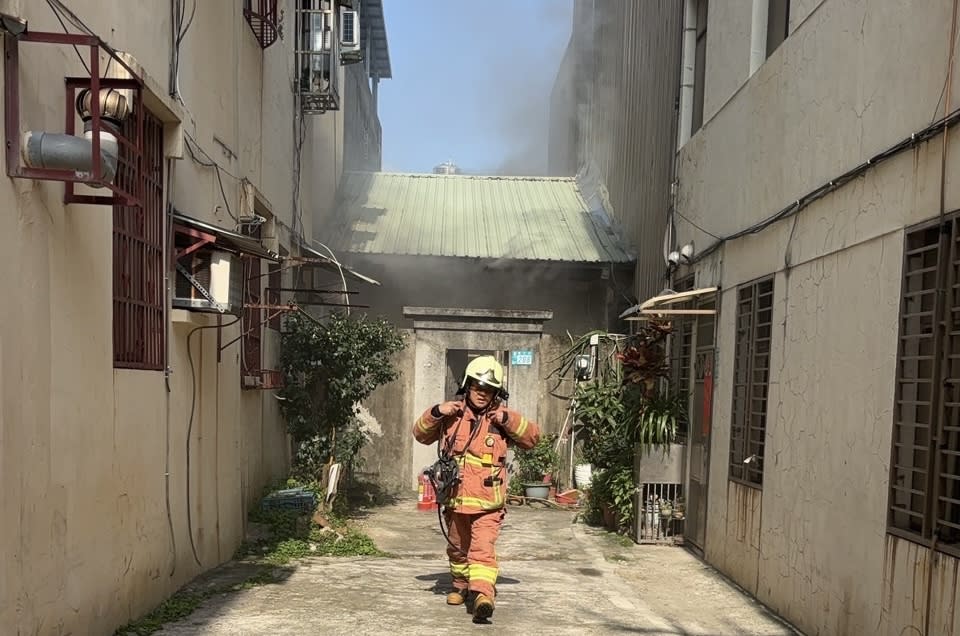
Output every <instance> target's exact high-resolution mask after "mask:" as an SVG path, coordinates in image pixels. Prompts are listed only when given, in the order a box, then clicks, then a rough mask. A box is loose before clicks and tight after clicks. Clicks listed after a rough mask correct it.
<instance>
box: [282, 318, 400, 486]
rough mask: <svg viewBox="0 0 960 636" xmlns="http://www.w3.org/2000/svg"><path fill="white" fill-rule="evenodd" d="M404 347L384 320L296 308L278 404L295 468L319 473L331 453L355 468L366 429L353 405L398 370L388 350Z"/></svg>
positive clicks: (288, 322) (288, 328) (287, 325)
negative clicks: (322, 317)
mask: <svg viewBox="0 0 960 636" xmlns="http://www.w3.org/2000/svg"><path fill="white" fill-rule="evenodd" d="M405 346H406V344H405V342H404V340H403V336H402V335H401V334H400V333H399V332H398V331H397V330H396V328H395V327H394V326H393V325H392V324H390V323H389V322H387V321H385V320H382V319H376V320H371V319H367V318H365V317H361V318H353V317H349V316H346V315H343V314H333V315H331V316H330V317H329V318H328V319H327V320H326V321H325V322H322V323H321V322H319V321H316V320H314V319H313V318H311V317H309V316H306V315H304V314H300V313H291V314H290V315H288V316H287V317H286V319H285V321H284V330H283V334H282V336H281V349H280V368H281V370H282V371H283V375H284V388H283V389H282V390H281V391H280V392H279V394H278V395H279V397H280V398H281V401H280V404H281V411H282V412H283V415H284V418H285V419H286V421H287V428H288V430H289V431H290V433H291V435H292V436H293V438H294V441H295V442H296V444H297V455H296V458H295V460H294V464H295V469H296V470H297V471H298V472H300V473H302V474H304V475H306V476H309V477H312V478H318V477H320V475H321V473H322V469H323V467H324V466H325V465H326V464H327V463H328V462H329V461H330V460H331V459H332V460H333V461H337V462H341V463H342V464H343V465H344V466H345V468H347V469H348V470H352V469H353V468H355V467H356V464H357V462H358V461H359V452H360V449H361V448H362V446H363V445H364V443H366V441H367V435H366V433H365V432H364V431H363V429H362V427H361V426H360V422H359V420H358V419H357V414H358V413H359V408H358V405H359V404H360V402H362V401H363V400H364V399H366V398H368V397H369V396H370V394H372V393H373V391H374V390H375V389H376V388H377V387H378V386H381V385H383V384H386V383H388V382H392V381H393V380H395V379H397V377H399V372H398V370H397V369H396V368H395V366H394V364H393V356H394V355H395V354H396V353H398V352H400V351H402V350H403V349H404V347H405Z"/></svg>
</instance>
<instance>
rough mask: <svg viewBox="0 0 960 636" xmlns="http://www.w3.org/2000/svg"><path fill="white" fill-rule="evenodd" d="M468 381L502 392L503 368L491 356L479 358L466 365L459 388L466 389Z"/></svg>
mask: <svg viewBox="0 0 960 636" xmlns="http://www.w3.org/2000/svg"><path fill="white" fill-rule="evenodd" d="M470 380H473V381H475V382H477V383H479V384H481V385H483V386H489V387H492V388H494V389H499V390H503V367H502V366H501V365H500V363H499V362H497V359H496V358H494V357H493V356H479V357H477V358H474V359H473V360H471V361H470V364H468V365H467V370H466V371H465V372H464V374H463V381H462V382H461V383H460V388H461V389H466V388H467V383H468V382H469V381H470Z"/></svg>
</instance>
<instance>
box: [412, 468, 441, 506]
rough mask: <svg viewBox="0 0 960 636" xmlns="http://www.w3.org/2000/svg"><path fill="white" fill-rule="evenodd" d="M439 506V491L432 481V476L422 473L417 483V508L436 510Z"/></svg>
mask: <svg viewBox="0 0 960 636" xmlns="http://www.w3.org/2000/svg"><path fill="white" fill-rule="evenodd" d="M436 507H437V493H436V491H435V490H434V489H433V484H431V483H430V478H429V477H427V476H426V475H424V474H423V473H420V477H419V479H418V483H417V510H435V509H436Z"/></svg>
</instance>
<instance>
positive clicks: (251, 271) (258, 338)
mask: <svg viewBox="0 0 960 636" xmlns="http://www.w3.org/2000/svg"><path fill="white" fill-rule="evenodd" d="M260 228H261V226H259V225H258V226H247V227H245V228H244V230H243V233H244V234H246V235H247V236H251V237H253V238H256V239H260V238H262V237H261V230H260ZM262 279H263V271H262V269H261V263H260V258H259V257H256V256H249V255H248V256H244V258H243V280H244V284H243V314H242V320H241V322H240V328H241V329H242V330H243V337H242V338H241V339H240V346H241V347H242V348H243V355H242V356H241V360H240V363H241V369H240V373H241V380H242V379H243V376H256V375H259V374H260V371H261V369H263V356H262V349H263V347H262V341H263V337H262V334H263V310H262V309H260V308H259V307H258V306H259V305H260V304H262V303H261V298H262V290H263V280H262ZM251 305H253V307H251Z"/></svg>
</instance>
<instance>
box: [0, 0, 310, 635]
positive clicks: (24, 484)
mask: <svg viewBox="0 0 960 636" xmlns="http://www.w3.org/2000/svg"><path fill="white" fill-rule="evenodd" d="M68 5H69V7H70V9H71V10H72V11H73V12H74V13H76V14H77V15H78V16H79V17H80V18H81V19H82V20H83V21H84V22H85V23H86V24H87V25H88V26H89V27H90V28H91V29H92V30H94V31H95V32H96V33H98V34H99V35H100V36H101V37H102V38H103V39H105V40H106V41H107V42H109V43H110V44H112V45H113V46H114V47H116V48H118V49H120V50H124V51H127V52H129V53H130V54H132V55H133V56H134V57H135V58H136V59H137V61H138V62H139V63H140V64H142V65H143V67H144V68H145V70H146V73H147V75H148V76H149V78H150V81H151V86H153V87H154V89H155V92H156V95H155V96H154V101H155V102H157V103H161V102H162V103H165V104H166V105H167V107H168V108H169V109H170V112H172V113H173V114H174V115H173V116H174V117H176V118H179V119H180V120H181V122H182V124H183V126H184V130H185V132H186V133H188V134H189V135H190V136H191V137H192V138H193V139H194V140H195V145H194V146H193V148H194V151H195V153H196V154H197V155H198V159H199V160H200V161H204V162H208V161H209V160H214V161H216V162H217V163H219V164H220V166H221V167H222V169H221V171H220V173H221V177H222V181H223V190H224V194H221V189H220V184H219V181H218V179H217V175H216V172H215V171H214V170H212V169H210V168H209V167H204V166H201V165H199V164H198V163H195V162H194V161H192V160H191V158H190V155H189V153H188V152H186V151H185V150H181V149H179V148H176V147H175V146H173V147H168V148H166V151H167V152H168V153H171V154H175V153H179V152H181V151H182V157H181V158H180V159H179V160H176V161H173V162H172V164H168V165H167V166H166V167H165V174H164V175H163V181H164V182H166V181H167V177H168V176H170V175H169V173H168V172H167V168H169V167H170V165H173V166H175V167H174V173H173V175H172V189H171V191H169V192H167V193H166V198H167V200H169V201H170V202H172V203H173V204H174V205H175V206H176V207H177V208H178V209H180V210H182V211H184V212H185V213H186V214H188V215H190V216H194V217H197V218H200V219H201V220H204V221H206V222H210V223H214V224H217V225H220V226H221V227H224V228H227V229H231V230H232V229H234V227H235V225H234V222H233V221H232V220H231V218H230V213H231V212H232V213H234V214H236V212H237V211H238V210H239V209H240V180H241V179H247V180H249V181H250V182H251V183H253V184H254V185H255V186H256V188H257V189H258V190H259V191H260V192H261V193H263V195H264V197H265V198H266V199H267V200H268V201H269V203H270V204H271V205H272V207H273V213H274V214H275V215H276V216H277V217H278V218H279V219H280V220H281V221H282V222H284V223H285V224H287V225H290V224H291V223H292V218H291V213H290V209H291V203H292V193H291V184H292V181H293V179H292V176H293V159H292V158H293V148H294V138H293V126H292V113H293V96H292V94H291V91H290V70H291V65H292V62H291V60H292V46H293V43H292V42H293V38H292V37H291V36H289V35H288V37H286V39H284V40H283V41H278V42H277V43H276V44H274V46H272V47H271V48H269V49H266V50H261V49H260V47H259V45H258V44H257V42H256V41H255V39H254V37H253V34H252V33H251V31H250V27H249V25H248V24H247V23H246V21H245V20H244V18H243V14H242V3H240V2H236V1H233V0H204V1H203V2H198V3H197V9H196V16H195V18H194V21H193V24H192V26H191V28H190V31H189V33H188V34H187V36H186V38H185V39H184V41H183V45H182V47H181V52H180V55H181V60H180V78H179V84H180V90H181V94H182V98H183V101H184V103H185V104H183V105H179V106H178V105H176V104H175V103H174V102H173V100H171V99H170V98H168V97H166V93H167V89H168V86H167V78H168V70H169V64H170V39H171V38H170V32H171V24H170V7H169V3H143V2H141V3H136V6H135V7H131V6H130V5H131V3H129V2H124V1H121V0H71V1H70V2H69V3H68ZM283 6H284V8H285V16H286V18H285V19H286V24H285V32H286V33H287V34H292V33H293V16H294V11H293V8H294V3H293V2H292V1H289V0H288V1H285V2H284V3H283ZM0 8H2V10H3V11H5V12H8V13H11V14H15V15H21V16H23V17H25V18H26V19H27V20H28V21H29V25H30V30H31V31H53V32H60V31H61V30H62V28H61V26H60V24H59V23H58V22H57V20H56V19H55V17H54V14H53V13H52V12H51V10H50V8H49V7H48V6H47V5H46V4H45V3H41V2H3V3H2V7H0ZM81 52H82V53H83V54H84V55H86V51H84V50H83V49H81ZM20 63H21V84H20V90H21V113H22V126H23V127H24V128H30V129H35V130H49V131H57V132H59V131H62V130H63V121H64V120H63V110H62V109H63V107H64V105H63V104H64V100H63V79H62V78H63V77H64V76H78V75H83V74H84V71H83V68H82V66H81V64H80V61H79V60H78V59H77V57H76V54H75V52H74V51H73V49H72V48H71V47H66V46H53V45H42V44H33V43H25V44H23V45H22V46H21V54H20ZM101 68H103V67H102V66H101ZM173 123H174V122H172V121H168V124H169V126H168V131H167V132H168V133H170V134H169V135H168V139H169V140H174V141H175V140H176V136H175V135H174V134H173V128H172V125H173ZM214 137H216V138H217V140H218V141H214ZM204 153H205V154H206V155H207V156H208V157H209V159H208V158H206V157H204V156H203V155H204ZM62 193H63V185H62V184H60V183H56V182H39V181H36V182H31V181H26V180H9V179H4V180H2V181H0V203H2V207H3V208H4V209H5V210H6V211H7V212H8V214H7V215H6V217H7V220H8V226H7V227H6V228H5V229H4V231H3V232H0V266H2V268H3V271H4V272H6V273H7V275H6V276H4V277H2V278H0V295H2V297H3V298H4V302H2V303H0V482H2V483H3V489H2V491H0V537H3V542H2V547H0V551H2V552H0V625H3V628H2V629H0V631H3V632H4V633H25V634H61V633H64V634H65V633H73V634H106V633H112V632H113V630H114V629H115V628H116V627H117V626H119V625H120V624H123V623H125V622H127V621H128V620H130V619H131V618H134V617H138V616H140V615H142V614H143V613H145V612H146V611H148V610H149V609H151V608H152V607H154V606H155V605H156V604H157V603H159V602H160V601H161V600H162V599H163V598H164V597H165V596H167V595H169V594H170V593H172V592H173V591H174V590H175V589H177V588H178V587H179V586H181V585H182V584H183V583H184V582H186V581H188V580H189V579H191V578H193V577H194V576H195V575H196V574H198V573H199V572H201V571H202V570H204V569H207V568H210V567H212V566H214V565H217V564H218V563H221V562H222V561H224V560H226V559H229V558H230V556H231V555H232V554H233V552H234V550H235V548H236V547H237V545H238V544H239V543H240V540H241V538H242V536H243V531H244V522H245V519H246V513H247V510H248V509H249V508H250V506H251V505H252V504H253V503H254V502H255V501H256V500H257V498H258V497H259V496H260V494H261V492H262V488H263V487H264V485H265V484H266V483H267V482H268V481H270V480H272V479H275V478H277V477H280V476H282V475H283V474H284V472H285V471H286V469H287V466H288V461H289V449H288V442H287V436H286V434H285V430H284V425H283V423H282V422H281V421H280V418H279V417H278V413H277V405H276V400H275V399H274V398H273V397H272V395H270V394H269V393H266V392H259V391H242V390H241V388H240V368H239V366H240V365H239V345H238V344H233V345H232V346H230V347H228V348H226V349H225V350H224V351H223V353H222V360H221V361H220V362H218V360H217V350H216V346H217V345H216V341H217V338H216V333H215V330H213V329H205V330H202V331H197V332H195V333H194V335H193V336H192V337H191V338H190V351H189V355H188V350H187V335H188V334H189V333H191V332H192V331H193V330H194V329H195V328H196V327H199V326H202V325H208V324H209V323H208V322H207V320H206V319H204V318H201V317H198V316H196V315H192V316H191V315H188V314H186V313H184V312H173V315H172V316H171V322H172V323H173V324H172V325H171V327H170V334H169V349H170V354H169V359H168V360H167V362H168V365H169V367H170V370H171V373H170V375H169V378H168V382H169V384H167V382H166V381H165V377H164V373H163V372H162V371H136V370H129V369H115V368H114V367H113V352H112V342H113V335H112V331H113V271H112V270H113V266H114V263H113V250H112V248H111V246H112V244H113V235H112V219H113V213H112V211H111V209H110V208H108V207H93V206H85V205H77V204H73V205H70V206H64V205H63V203H62ZM303 198H304V200H305V201H307V202H309V195H308V193H304V196H303ZM224 199H226V200H224ZM228 208H229V210H228ZM304 221H305V224H307V227H308V228H309V224H310V219H309V216H308V217H307V218H305V219H304ZM282 241H283V242H284V243H286V244H287V246H288V247H289V241H288V238H287V237H282ZM222 335H223V338H222V342H223V343H227V342H229V341H231V340H233V339H234V338H236V337H237V336H239V335H240V329H239V327H238V326H236V325H233V326H229V327H225V328H224V329H223V334H222ZM264 346H265V348H266V355H265V365H268V366H273V365H274V362H275V355H276V334H273V333H268V334H267V335H266V336H265V342H264ZM189 358H192V367H193V372H194V373H195V376H196V378H195V380H194V378H193V377H192V375H193V374H192V373H191V363H190V359H189ZM194 387H196V393H195V400H194V399H193V398H194V391H193V388H194ZM192 407H193V408H192ZM191 411H192V412H193V417H192V423H191ZM188 432H189V433H188ZM188 437H189V444H190V453H189V456H188V455H187V443H188ZM188 459H189V471H188ZM188 475H189V489H188V483H187V482H188ZM188 493H189V494H188ZM168 507H169V513H168ZM188 512H189V514H190V517H191V519H190V521H191V524H190V525H191V526H192V528H191V527H188V522H187V515H188ZM191 536H192V539H193V543H194V544H195V547H196V559H195V557H194V550H193V548H192V547H191Z"/></svg>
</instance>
